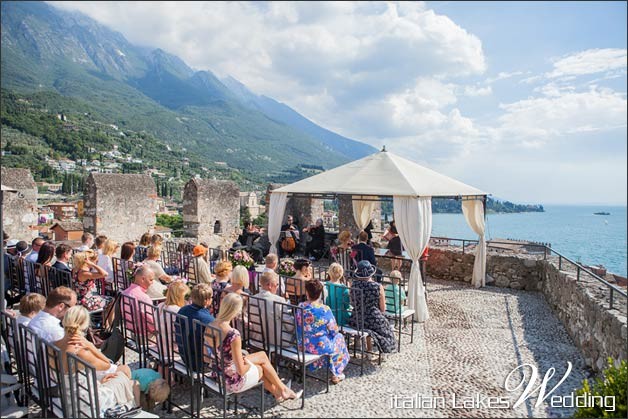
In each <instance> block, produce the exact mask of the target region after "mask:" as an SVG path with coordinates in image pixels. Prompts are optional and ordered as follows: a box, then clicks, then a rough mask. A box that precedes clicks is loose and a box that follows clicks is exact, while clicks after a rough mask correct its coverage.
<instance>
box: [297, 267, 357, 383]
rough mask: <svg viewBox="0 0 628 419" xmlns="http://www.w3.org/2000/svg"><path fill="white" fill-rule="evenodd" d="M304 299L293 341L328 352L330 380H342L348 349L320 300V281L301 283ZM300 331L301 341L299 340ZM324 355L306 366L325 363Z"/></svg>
mask: <svg viewBox="0 0 628 419" xmlns="http://www.w3.org/2000/svg"><path fill="white" fill-rule="evenodd" d="M305 292H306V294H307V301H306V302H304V303H300V304H299V307H301V308H303V312H302V315H303V318H301V316H300V314H301V312H298V314H297V318H296V320H297V341H298V343H299V345H300V346H301V345H302V346H303V347H304V348H305V352H307V353H309V354H316V355H329V356H330V362H329V371H330V372H331V374H332V378H331V382H332V383H334V384H338V383H339V382H340V381H342V380H344V378H345V375H344V374H343V373H342V371H344V369H345V367H346V366H347V364H348V363H349V352H348V351H347V345H346V344H345V339H344V337H343V335H342V334H341V333H339V332H338V326H337V325H336V319H335V318H334V315H333V314H332V312H331V310H330V308H329V307H327V306H326V305H325V304H323V303H322V302H321V301H320V298H321V294H322V293H323V284H321V283H320V281H318V280H316V279H313V280H311V281H307V282H306V283H305ZM301 333H303V342H301ZM327 365H328V364H327V362H326V360H325V358H321V359H320V360H319V361H316V362H314V363H313V364H311V365H310V367H309V368H310V370H314V369H317V368H321V367H323V366H327Z"/></svg>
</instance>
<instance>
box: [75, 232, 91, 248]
mask: <svg viewBox="0 0 628 419" xmlns="http://www.w3.org/2000/svg"><path fill="white" fill-rule="evenodd" d="M81 243H83V244H82V245H81V247H79V248H78V249H76V250H78V251H79V252H84V251H86V250H87V249H91V248H92V246H93V245H94V235H93V234H92V233H88V232H87V231H86V232H84V233H83V235H82V236H81Z"/></svg>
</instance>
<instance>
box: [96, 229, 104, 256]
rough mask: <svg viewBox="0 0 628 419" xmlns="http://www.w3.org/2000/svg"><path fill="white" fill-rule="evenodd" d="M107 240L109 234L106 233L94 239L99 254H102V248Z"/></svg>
mask: <svg viewBox="0 0 628 419" xmlns="http://www.w3.org/2000/svg"><path fill="white" fill-rule="evenodd" d="M106 241H107V236H105V235H104V234H101V235H100V236H96V239H95V240H94V247H95V249H94V250H96V253H98V256H100V255H102V248H103V247H104V245H105V242H106Z"/></svg>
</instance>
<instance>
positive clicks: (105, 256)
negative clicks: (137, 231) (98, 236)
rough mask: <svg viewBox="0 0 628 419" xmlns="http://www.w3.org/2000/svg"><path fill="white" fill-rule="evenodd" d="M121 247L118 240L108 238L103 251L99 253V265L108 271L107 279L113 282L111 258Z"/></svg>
mask: <svg viewBox="0 0 628 419" xmlns="http://www.w3.org/2000/svg"><path fill="white" fill-rule="evenodd" d="M119 247H120V245H119V244H118V242H117V241H115V240H111V239H107V240H105V243H104V244H103V246H102V253H101V254H100V255H98V266H100V267H101V268H103V269H104V270H105V271H106V272H107V277H106V278H105V280H106V281H107V282H109V283H112V282H113V262H112V261H111V258H112V257H113V255H114V253H115V252H116V251H117V250H118V248H119Z"/></svg>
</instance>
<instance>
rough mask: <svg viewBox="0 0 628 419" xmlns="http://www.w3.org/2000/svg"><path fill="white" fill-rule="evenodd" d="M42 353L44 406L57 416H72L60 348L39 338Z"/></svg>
mask: <svg viewBox="0 0 628 419" xmlns="http://www.w3.org/2000/svg"><path fill="white" fill-rule="evenodd" d="M39 342H40V345H41V354H42V366H43V368H42V372H43V373H44V382H46V383H48V385H47V391H46V406H47V407H48V410H49V411H50V412H51V413H52V414H53V415H54V416H56V417H58V418H69V417H72V413H73V412H72V406H71V402H70V399H69V398H68V391H67V390H68V388H67V386H68V383H67V377H66V375H65V370H64V368H63V362H62V355H61V350H60V349H59V348H57V347H56V346H55V345H54V344H52V343H50V342H46V341H43V340H40V341H39Z"/></svg>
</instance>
